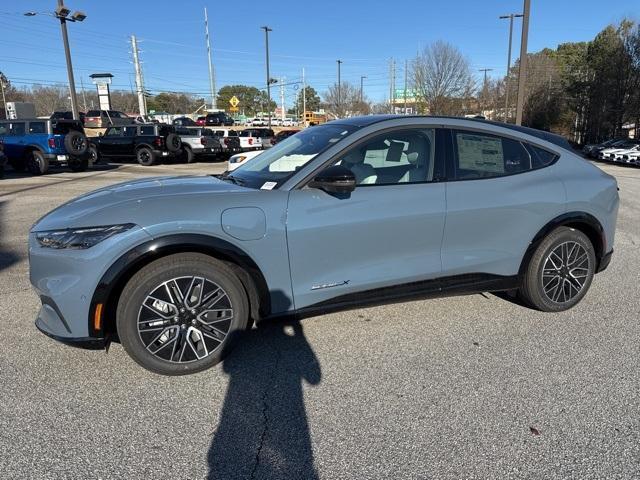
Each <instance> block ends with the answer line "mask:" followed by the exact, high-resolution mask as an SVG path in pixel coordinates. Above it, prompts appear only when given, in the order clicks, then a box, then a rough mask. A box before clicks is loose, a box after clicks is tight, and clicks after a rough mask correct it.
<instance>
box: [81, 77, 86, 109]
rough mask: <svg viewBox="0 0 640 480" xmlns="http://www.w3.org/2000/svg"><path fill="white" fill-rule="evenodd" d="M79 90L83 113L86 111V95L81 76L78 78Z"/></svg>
mask: <svg viewBox="0 0 640 480" xmlns="http://www.w3.org/2000/svg"><path fill="white" fill-rule="evenodd" d="M80 88H81V89H82V105H83V106H84V111H85V112H86V111H87V95H86V94H85V93H84V82H83V81H82V76H80Z"/></svg>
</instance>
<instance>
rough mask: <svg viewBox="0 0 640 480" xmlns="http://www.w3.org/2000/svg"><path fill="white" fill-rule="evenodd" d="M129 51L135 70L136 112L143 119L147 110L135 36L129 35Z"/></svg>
mask: <svg viewBox="0 0 640 480" xmlns="http://www.w3.org/2000/svg"><path fill="white" fill-rule="evenodd" d="M131 50H132V52H133V66H134V68H135V70H136V94H137V95H138V111H139V112H140V116H141V117H143V118H144V116H145V115H146V114H147V109H146V108H145V103H144V84H143V82H142V69H141V68H140V58H139V57H138V54H139V51H138V41H137V39H136V36H135V35H131Z"/></svg>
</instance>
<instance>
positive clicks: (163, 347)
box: [137, 276, 234, 363]
mask: <svg viewBox="0 0 640 480" xmlns="http://www.w3.org/2000/svg"><path fill="white" fill-rule="evenodd" d="M233 315H234V311H233V306H232V304H231V300H230V299H229V296H228V294H227V292H225V291H224V290H223V289H222V288H221V287H220V286H219V285H217V284H216V283H215V282H213V281H211V280H209V279H207V278H204V277H199V276H187V277H177V278H172V279H171V280H168V281H166V282H163V283H162V284H160V285H158V286H157V287H156V288H154V289H153V290H152V291H151V293H150V294H149V295H147V296H146V298H145V300H144V301H143V303H142V305H141V306H140V310H139V313H138V321H137V328H138V335H139V336H140V340H141V341H142V343H143V345H144V347H145V348H146V349H147V350H148V351H149V353H151V354H152V355H154V356H156V357H158V358H160V359H162V360H164V361H168V362H172V363H188V362H194V361H197V360H202V359H203V358H206V357H208V356H209V355H211V354H212V353H213V352H215V351H216V350H217V349H218V348H220V346H221V345H222V344H223V343H224V340H225V339H226V338H227V335H228V333H229V330H230V328H231V322H232V320H233Z"/></svg>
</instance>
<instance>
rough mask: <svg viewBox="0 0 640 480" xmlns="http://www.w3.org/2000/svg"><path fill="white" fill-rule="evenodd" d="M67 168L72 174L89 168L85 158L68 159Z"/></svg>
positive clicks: (87, 160)
mask: <svg viewBox="0 0 640 480" xmlns="http://www.w3.org/2000/svg"><path fill="white" fill-rule="evenodd" d="M69 168H70V169H71V171H72V172H84V171H85V170H86V169H87V168H89V159H88V158H87V157H84V158H77V157H74V158H70V159H69Z"/></svg>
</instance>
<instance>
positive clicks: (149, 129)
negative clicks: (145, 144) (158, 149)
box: [140, 125, 155, 135]
mask: <svg viewBox="0 0 640 480" xmlns="http://www.w3.org/2000/svg"><path fill="white" fill-rule="evenodd" d="M140 135H155V128H154V127H153V125H147V126H144V127H140Z"/></svg>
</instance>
